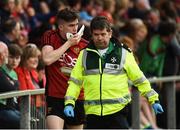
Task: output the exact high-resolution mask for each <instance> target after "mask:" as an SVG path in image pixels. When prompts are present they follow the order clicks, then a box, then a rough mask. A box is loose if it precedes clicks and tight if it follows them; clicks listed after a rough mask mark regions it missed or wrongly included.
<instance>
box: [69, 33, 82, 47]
mask: <svg viewBox="0 0 180 130" xmlns="http://www.w3.org/2000/svg"><path fill="white" fill-rule="evenodd" d="M80 40H81V36H79V35H77V34H75V35H74V36H73V37H71V38H70V39H68V43H69V44H70V46H74V45H77V44H78V43H79V41H80Z"/></svg>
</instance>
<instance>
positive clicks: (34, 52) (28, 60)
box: [16, 44, 40, 90]
mask: <svg viewBox="0 0 180 130" xmlns="http://www.w3.org/2000/svg"><path fill="white" fill-rule="evenodd" d="M39 56H40V50H39V49H38V48H37V46H36V45H35V44H27V45H26V46H25V48H24V49H23V54H22V60H21V62H20V66H19V67H18V68H17V69H16V72H17V74H18V79H19V82H20V87H19V89H20V90H28V89H38V88H40V86H39V80H38V74H37V72H36V68H37V66H38V62H39Z"/></svg>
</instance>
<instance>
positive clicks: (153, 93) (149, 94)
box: [146, 89, 157, 98]
mask: <svg viewBox="0 0 180 130" xmlns="http://www.w3.org/2000/svg"><path fill="white" fill-rule="evenodd" d="M155 94H157V92H156V91H155V90H153V89H152V90H151V91H149V92H148V93H147V94H146V97H147V98H150V97H151V96H153V95H155Z"/></svg>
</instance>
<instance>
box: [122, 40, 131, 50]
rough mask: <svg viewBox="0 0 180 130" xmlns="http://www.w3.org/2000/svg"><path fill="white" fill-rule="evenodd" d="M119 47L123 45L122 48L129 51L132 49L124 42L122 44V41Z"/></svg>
mask: <svg viewBox="0 0 180 130" xmlns="http://www.w3.org/2000/svg"><path fill="white" fill-rule="evenodd" d="M120 47H123V48H124V49H126V50H127V51H129V52H132V50H131V48H129V47H128V46H127V45H126V44H124V43H122V42H121V43H120Z"/></svg>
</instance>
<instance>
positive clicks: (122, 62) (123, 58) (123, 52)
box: [120, 48, 126, 70]
mask: <svg viewBox="0 0 180 130" xmlns="http://www.w3.org/2000/svg"><path fill="white" fill-rule="evenodd" d="M125 61H126V49H124V48H122V55H121V62H120V70H121V69H122V68H123V67H124V64H125Z"/></svg>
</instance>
